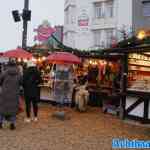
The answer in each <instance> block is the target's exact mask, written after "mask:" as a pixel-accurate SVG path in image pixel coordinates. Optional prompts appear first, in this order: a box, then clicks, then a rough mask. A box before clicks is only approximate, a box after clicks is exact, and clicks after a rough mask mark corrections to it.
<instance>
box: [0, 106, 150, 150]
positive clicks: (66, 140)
mask: <svg viewBox="0 0 150 150" xmlns="http://www.w3.org/2000/svg"><path fill="white" fill-rule="evenodd" d="M54 112H56V108H55V107H54V106H50V105H49V104H41V105H40V111H39V121H38V122H31V123H24V121H23V120H24V116H25V114H24V113H21V114H19V115H18V119H17V128H16V130H15V131H10V130H9V129H8V128H7V127H6V126H5V127H4V128H3V129H2V130H0V150H111V149H112V148H111V141H112V138H128V139H139V140H140V139H142V140H148V139H150V128H149V127H139V126H135V125H132V124H127V123H125V122H123V121H120V120H119V119H118V118H116V117H115V116H112V115H108V114H103V113H102V112H101V110H100V109H99V108H90V109H89V110H88V112H87V113H79V112H76V111H75V110H72V109H69V108H68V109H67V110H66V113H67V115H68V116H69V117H70V119H68V120H65V121H61V120H58V119H56V118H54V117H52V114H53V113H54Z"/></svg>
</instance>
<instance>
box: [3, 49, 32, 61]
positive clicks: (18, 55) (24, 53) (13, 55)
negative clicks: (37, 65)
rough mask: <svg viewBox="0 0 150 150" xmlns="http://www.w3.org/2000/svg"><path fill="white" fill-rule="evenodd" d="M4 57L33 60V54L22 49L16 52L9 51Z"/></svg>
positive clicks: (15, 50)
mask: <svg viewBox="0 0 150 150" xmlns="http://www.w3.org/2000/svg"><path fill="white" fill-rule="evenodd" d="M3 56H4V57H9V58H24V59H31V58H32V54H31V53H29V52H27V51H25V50H24V49H22V48H17V49H14V50H9V51H6V52H4V54H3Z"/></svg>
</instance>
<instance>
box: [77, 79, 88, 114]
mask: <svg viewBox="0 0 150 150" xmlns="http://www.w3.org/2000/svg"><path fill="white" fill-rule="evenodd" d="M86 87H87V85H86V81H85V80H82V81H81V82H80V85H79V86H78V87H76V90H77V91H76V94H75V105H76V108H77V109H78V110H79V111H80V112H85V111H86V110H87V104H88V100H89V92H88V90H87V89H86Z"/></svg>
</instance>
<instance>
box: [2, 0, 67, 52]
mask: <svg viewBox="0 0 150 150" xmlns="http://www.w3.org/2000/svg"><path fill="white" fill-rule="evenodd" d="M29 1H30V6H29V8H30V9H31V10H32V20H31V22H29V23H28V45H32V44H34V42H33V37H34V35H35V33H34V32H33V29H34V28H36V27H37V26H38V25H39V24H40V23H41V22H42V21H43V20H49V22H50V23H51V24H52V26H54V25H63V23H64V12H63V9H64V0H29ZM1 3H2V4H1V5H0V12H1V13H0V18H1V21H0V51H3V50H9V49H14V48H16V47H17V46H19V45H20V46H21V44H22V21H21V22H17V23H15V22H14V20H13V18H12V14H11V11H12V10H16V9H17V10H19V11H20V12H22V9H23V7H24V0H4V1H2V2H1Z"/></svg>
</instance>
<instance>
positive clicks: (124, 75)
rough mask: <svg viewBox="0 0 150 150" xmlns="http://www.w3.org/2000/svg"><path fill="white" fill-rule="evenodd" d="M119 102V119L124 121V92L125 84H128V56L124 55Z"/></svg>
mask: <svg viewBox="0 0 150 150" xmlns="http://www.w3.org/2000/svg"><path fill="white" fill-rule="evenodd" d="M121 65H122V68H121V93H122V96H121V100H120V113H119V116H120V119H125V116H126V111H125V109H126V108H125V107H126V92H127V82H128V78H127V75H128V54H124V55H123V57H122V59H121Z"/></svg>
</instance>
